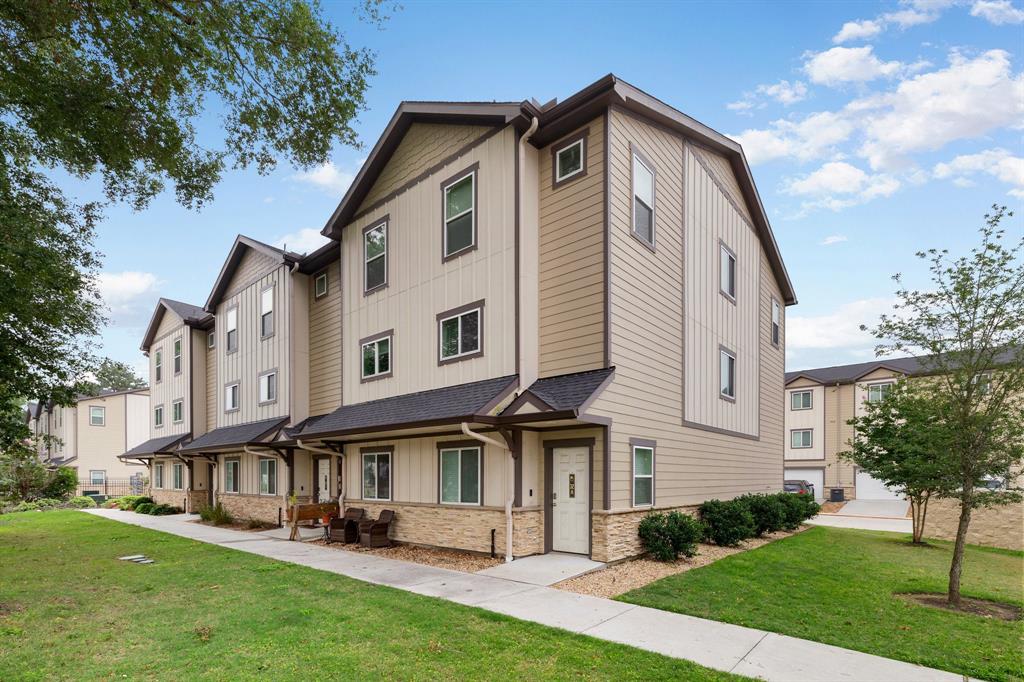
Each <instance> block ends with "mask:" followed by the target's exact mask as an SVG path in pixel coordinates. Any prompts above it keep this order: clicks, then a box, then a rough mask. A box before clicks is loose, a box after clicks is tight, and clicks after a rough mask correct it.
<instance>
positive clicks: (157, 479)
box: [153, 464, 164, 488]
mask: <svg viewBox="0 0 1024 682" xmlns="http://www.w3.org/2000/svg"><path fill="white" fill-rule="evenodd" d="M153 487H154V488H163V487H164V465H163V464H157V465H156V466H155V467H153Z"/></svg>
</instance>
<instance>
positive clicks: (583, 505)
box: [551, 447, 590, 554]
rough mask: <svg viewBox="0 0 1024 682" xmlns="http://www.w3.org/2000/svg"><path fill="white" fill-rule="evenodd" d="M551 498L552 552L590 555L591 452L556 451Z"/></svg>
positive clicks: (575, 450)
mask: <svg viewBox="0 0 1024 682" xmlns="http://www.w3.org/2000/svg"><path fill="white" fill-rule="evenodd" d="M553 459H554V461H553V462H552V467H553V468H554V479H555V480H554V486H553V487H554V490H553V496H552V499H551V549H552V550H554V551H556V552H572V553H574V554H589V553H590V471H589V465H590V462H589V460H590V450H589V449H588V448H585V447H576V448H555V449H554V451H553Z"/></svg>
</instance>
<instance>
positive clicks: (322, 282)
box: [313, 272, 327, 299]
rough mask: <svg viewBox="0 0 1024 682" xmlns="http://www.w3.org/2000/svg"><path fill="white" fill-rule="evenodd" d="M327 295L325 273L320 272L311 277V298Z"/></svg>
mask: <svg viewBox="0 0 1024 682" xmlns="http://www.w3.org/2000/svg"><path fill="white" fill-rule="evenodd" d="M326 295H327V273H326V272H321V273H320V274H319V275H317V276H316V277H314V278H313V298H314V299H316V298H323V297H324V296H326Z"/></svg>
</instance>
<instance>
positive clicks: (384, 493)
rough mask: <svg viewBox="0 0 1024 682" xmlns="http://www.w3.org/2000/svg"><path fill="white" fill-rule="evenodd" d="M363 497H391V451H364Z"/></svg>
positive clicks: (376, 498)
mask: <svg viewBox="0 0 1024 682" xmlns="http://www.w3.org/2000/svg"><path fill="white" fill-rule="evenodd" d="M363 499H364V500H390V499H391V453H390V452H364V453H363Z"/></svg>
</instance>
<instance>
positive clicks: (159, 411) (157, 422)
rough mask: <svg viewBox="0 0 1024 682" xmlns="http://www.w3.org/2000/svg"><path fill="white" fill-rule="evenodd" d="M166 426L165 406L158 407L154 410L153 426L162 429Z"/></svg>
mask: <svg viewBox="0 0 1024 682" xmlns="http://www.w3.org/2000/svg"><path fill="white" fill-rule="evenodd" d="M163 425H164V406H163V405H157V406H156V407H154V408H153V426H155V427H156V428H158V429H159V428H160V427H161V426H163Z"/></svg>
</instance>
